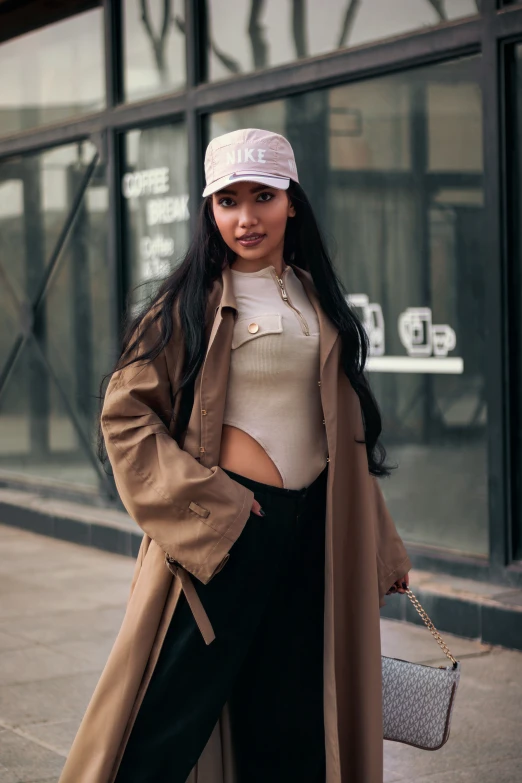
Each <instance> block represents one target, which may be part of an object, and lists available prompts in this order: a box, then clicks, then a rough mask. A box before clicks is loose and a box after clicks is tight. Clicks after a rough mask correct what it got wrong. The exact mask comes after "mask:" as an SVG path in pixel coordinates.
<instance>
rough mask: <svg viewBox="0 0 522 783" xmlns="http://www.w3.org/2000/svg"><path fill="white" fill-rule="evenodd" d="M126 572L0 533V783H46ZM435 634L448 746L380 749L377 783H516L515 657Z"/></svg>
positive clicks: (418, 645) (431, 653) (100, 652)
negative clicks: (453, 697) (447, 653)
mask: <svg viewBox="0 0 522 783" xmlns="http://www.w3.org/2000/svg"><path fill="white" fill-rule="evenodd" d="M132 570H133V561H132V560H131V559H130V558H127V557H123V556H121V555H113V554H109V553H107V552H102V551H99V550H94V549H89V548H86V547H81V546H77V545H76V544H71V543H67V542H63V541H57V540H54V539H51V538H47V537H45V536H38V535H34V534H32V533H27V532H25V531H21V530H17V529H16V528H12V527H7V526H2V525H0V783H56V781H57V779H58V775H59V773H60V770H61V768H62V765H63V763H64V759H65V757H66V755H67V751H68V748H69V746H70V744H71V742H72V740H73V737H74V735H75V732H76V730H77V727H78V724H79V722H80V720H81V717H82V715H83V711H84V709H85V707H86V705H87V703H88V700H89V698H90V695H91V693H92V691H93V689H94V686H95V684H96V682H97V679H98V676H99V673H100V671H101V669H102V667H103V665H104V663H105V661H106V659H107V656H108V654H109V651H110V649H111V646H112V643H113V641H114V638H115V636H116V633H117V631H118V628H119V625H120V622H121V619H122V617H123V613H124V607H125V603H126V600H127V595H128V590H129V586H130V580H131V575H132ZM401 600H407V598H406V596H402V597H401ZM381 623H382V642H383V646H382V651H383V654H385V655H392V656H397V657H400V658H406V659H409V660H413V661H422V662H424V663H430V664H435V665H439V664H443V663H444V660H445V659H444V657H443V655H442V653H440V654H439V652H440V649H439V647H438V645H437V644H436V642H435V641H434V639H433V637H432V636H431V634H430V633H429V631H428V630H427V629H426V628H424V627H418V626H414V625H413V624H411V623H401V622H396V621H393V620H384V619H383V620H382V621H381ZM442 636H443V638H444V640H445V641H446V642H447V643H448V645H449V647H450V649H451V651H452V653H453V655H455V657H457V658H459V659H460V660H461V661H462V669H463V671H462V677H461V682H460V686H459V690H458V693H457V701H456V704H455V708H454V712H453V721H452V727H451V736H450V739H449V741H448V743H447V744H446V745H445V746H444V747H443V748H441V749H440V750H438V751H434V752H427V751H421V750H418V749H416V748H411V747H409V746H407V745H402V744H400V743H393V742H385V743H384V753H385V776H384V781H385V783H406V781H408V783H457V781H458V783H486V781H487V783H490V781H491V780H492V779H494V781H495V783H517V782H518V781H520V780H522V742H521V740H522V652H517V651H513V650H507V649H503V648H501V647H491V646H489V645H482V644H479V643H477V642H475V641H472V640H469V639H462V638H460V637H458V636H452V635H451V634H446V633H443V634H442ZM151 783H153V782H152V781H151Z"/></svg>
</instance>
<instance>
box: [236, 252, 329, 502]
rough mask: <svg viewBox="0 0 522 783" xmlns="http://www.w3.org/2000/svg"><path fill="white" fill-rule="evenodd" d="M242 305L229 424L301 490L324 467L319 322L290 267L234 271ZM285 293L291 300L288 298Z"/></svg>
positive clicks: (287, 481)
mask: <svg viewBox="0 0 522 783" xmlns="http://www.w3.org/2000/svg"><path fill="white" fill-rule="evenodd" d="M231 272H232V282H233V288H234V294H235V297H236V301H237V306H238V317H237V319H236V322H235V325H234V334H233V339H232V351H231V358H230V374H229V380H228V387H227V397H226V401H225V412H224V418H223V423H224V424H230V425H232V426H234V427H238V428H239V429H242V430H244V431H245V432H247V433H248V434H249V435H250V436H251V437H253V438H255V439H256V440H257V441H258V443H259V444H260V445H261V446H262V447H263V449H264V450H265V451H266V453H267V454H268V456H269V457H270V458H271V459H272V460H273V462H274V464H275V466H276V467H277V469H278V470H279V472H280V474H281V478H282V481H283V486H284V487H286V488H288V489H302V488H303V487H305V486H308V485H309V484H311V483H312V482H313V481H314V479H315V478H317V476H318V475H319V474H320V473H321V471H322V470H323V469H324V468H325V467H326V464H327V462H326V458H327V456H328V443H327V439H326V429H325V426H324V423H323V410H322V404H321V395H320V389H319V385H318V380H319V323H318V320H317V314H316V312H315V310H314V308H313V306H312V304H311V303H310V300H309V299H308V296H307V294H306V291H305V290H304V287H303V285H302V283H301V281H300V280H299V279H298V277H297V276H296V274H295V273H294V271H293V269H292V267H291V266H285V267H284V269H283V272H282V276H281V282H282V285H281V283H280V282H279V280H278V276H277V272H276V270H275V267H274V266H272V265H270V266H267V267H264V268H263V269H260V270H259V271H257V272H240V271H238V270H235V269H232V270H231ZM284 295H286V296H287V297H288V298H287V300H286V301H285V298H284Z"/></svg>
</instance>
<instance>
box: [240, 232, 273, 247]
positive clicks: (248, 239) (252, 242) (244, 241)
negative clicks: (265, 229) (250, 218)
mask: <svg viewBox="0 0 522 783" xmlns="http://www.w3.org/2000/svg"><path fill="white" fill-rule="evenodd" d="M265 236H266V234H250V235H245V236H244V237H241V238H240V239H238V240H237V241H238V242H239V244H240V245H242V246H243V247H255V246H256V245H259V244H260V243H261V242H262V241H263V239H264V238H265Z"/></svg>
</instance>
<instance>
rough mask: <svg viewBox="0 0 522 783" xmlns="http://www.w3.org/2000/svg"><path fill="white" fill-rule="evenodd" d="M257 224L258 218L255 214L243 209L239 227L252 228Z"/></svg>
mask: <svg viewBox="0 0 522 783" xmlns="http://www.w3.org/2000/svg"><path fill="white" fill-rule="evenodd" d="M256 224H257V217H256V216H255V214H254V212H253V211H252V210H250V209H248V208H245V209H242V210H241V212H240V214H239V225H240V226H241V228H250V227H251V226H255V225H256Z"/></svg>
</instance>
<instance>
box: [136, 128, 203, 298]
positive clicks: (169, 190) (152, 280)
mask: <svg viewBox="0 0 522 783" xmlns="http://www.w3.org/2000/svg"><path fill="white" fill-rule="evenodd" d="M121 188H122V196H123V199H124V202H125V206H126V216H127V242H126V248H127V253H128V277H129V281H130V286H131V288H132V289H134V290H133V294H132V296H133V303H134V305H135V306H136V307H139V306H140V303H143V301H144V300H145V299H146V298H147V297H148V296H149V295H150V294H151V293H152V292H153V291H154V289H155V287H156V286H157V284H158V282H159V281H160V280H161V279H163V278H164V277H166V276H167V275H168V274H169V272H170V271H171V270H172V269H174V268H175V266H176V264H177V262H178V261H179V260H180V259H181V256H182V255H183V253H184V252H185V250H186V248H187V244H188V230H189V222H188V221H189V212H188V198H189V196H188V147H187V134H186V130H185V126H184V125H181V124H178V125H162V126H160V127H157V128H147V129H145V130H136V131H131V132H130V133H127V134H126V136H125V174H124V176H123V180H122V183H121ZM136 286H139V288H136Z"/></svg>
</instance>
